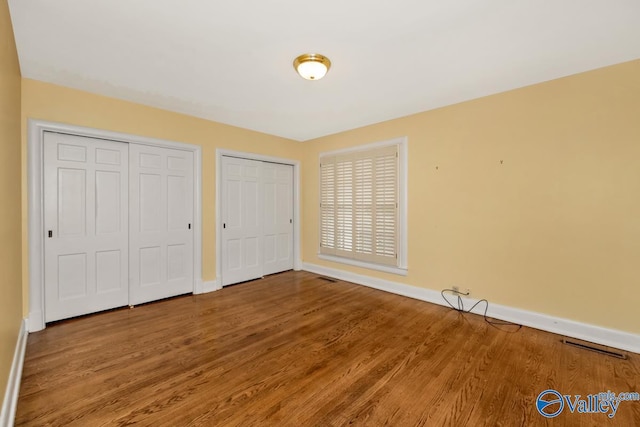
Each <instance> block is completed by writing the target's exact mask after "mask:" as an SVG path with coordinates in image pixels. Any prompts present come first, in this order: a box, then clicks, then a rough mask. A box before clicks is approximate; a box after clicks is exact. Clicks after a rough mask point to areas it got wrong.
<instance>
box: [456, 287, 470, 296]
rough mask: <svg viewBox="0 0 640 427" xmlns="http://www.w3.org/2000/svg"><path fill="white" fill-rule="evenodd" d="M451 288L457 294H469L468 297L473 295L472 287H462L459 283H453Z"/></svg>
mask: <svg viewBox="0 0 640 427" xmlns="http://www.w3.org/2000/svg"><path fill="white" fill-rule="evenodd" d="M451 289H452V290H453V292H454V293H455V294H456V295H460V296H467V297H468V296H469V295H471V289H469V288H461V287H460V286H458V285H453V286H451Z"/></svg>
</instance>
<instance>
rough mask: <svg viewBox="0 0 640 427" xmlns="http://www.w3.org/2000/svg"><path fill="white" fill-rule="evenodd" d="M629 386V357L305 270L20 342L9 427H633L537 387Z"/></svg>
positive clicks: (637, 418)
mask: <svg viewBox="0 0 640 427" xmlns="http://www.w3.org/2000/svg"><path fill="white" fill-rule="evenodd" d="M546 389H556V390H558V391H561V392H562V393H565V394H572V395H573V394H581V395H587V394H593V393H598V392H602V391H608V390H611V391H615V392H626V391H631V392H633V391H640V355H637V354H630V356H629V358H628V359H627V360H622V359H616V358H612V357H608V356H603V355H601V354H598V353H594V352H589V351H585V350H582V349H578V348H574V347H570V346H567V345H565V344H562V343H561V337H559V336H556V335H553V334H550V333H546V332H542V331H538V330H534V329H530V328H522V329H520V330H518V331H515V329H514V328H509V327H498V328H496V327H493V326H491V325H489V324H488V323H486V322H485V321H484V320H483V319H482V317H481V316H476V315H462V314H460V313H458V312H456V311H453V310H450V309H447V308H444V307H440V306H437V305H433V304H428V303H425V302H421V301H417V300H412V299H409V298H404V297H400V296H397V295H392V294H388V293H385V292H381V291H377V290H374V289H370V288H366V287H362V286H358V285H354V284H351V283H347V282H342V281H337V282H335V283H334V282H328V281H325V280H322V279H319V278H318V276H316V275H314V274H311V273H307V272H286V273H282V274H278V275H274V276H269V277H266V278H264V279H261V280H257V281H254V282H249V283H245V284H240V285H237V286H231V287H227V288H225V289H223V290H221V291H218V292H214V293H210V294H204V295H195V296H193V295H190V296H183V297H177V298H173V299H169V300H164V301H159V302H156V303H151V304H146V305H141V306H138V307H135V308H133V309H121V310H114V311H110V312H105V313H99V314H95V315H92V316H87V317H83V318H77V319H71V320H68V321H62V322H58V323H56V324H53V325H49V326H48V327H47V329H45V330H44V331H41V332H37V333H34V334H31V335H29V338H28V343H27V354H26V358H25V364H24V368H23V379H22V385H21V389H20V396H19V401H18V410H17V414H16V425H18V426H43V425H49V426H125V425H132V424H136V425H143V426H144V425H153V426H183V425H185V426H186V425H194V426H198V425H200V426H218V425H219V426H251V425H274V426H342V425H363V426H378V425H391V426H414V425H416V426H418V425H428V426H433V425H435V426H440V425H451V426H464V425H469V426H483V425H486V426H499V425H504V426H514V425H518V426H529V425H534V426H535V425H541V426H547V425H550V426H551V425H563V426H564V425H568V426H573V425H575V426H583V425H584V426H592V425H593V426H601V425H607V426H614V425H620V426H632V425H640V402H623V403H621V404H620V407H619V409H618V412H617V414H616V416H615V418H613V419H609V418H607V417H606V415H603V414H577V413H576V414H572V413H569V412H568V411H567V410H565V411H564V412H563V413H562V414H560V415H559V416H558V417H557V418H554V419H546V418H544V417H542V416H541V415H540V414H539V413H538V412H537V410H536V408H535V400H536V397H537V396H538V394H539V393H540V392H541V391H543V390H546Z"/></svg>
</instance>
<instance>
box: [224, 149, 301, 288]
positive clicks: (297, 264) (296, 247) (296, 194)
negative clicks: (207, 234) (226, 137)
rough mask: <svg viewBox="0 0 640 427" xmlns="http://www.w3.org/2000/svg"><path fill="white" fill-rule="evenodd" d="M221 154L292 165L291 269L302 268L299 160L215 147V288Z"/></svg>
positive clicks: (297, 269)
mask: <svg viewBox="0 0 640 427" xmlns="http://www.w3.org/2000/svg"><path fill="white" fill-rule="evenodd" d="M222 156H231V157H240V158H242V159H249V160H258V161H263V162H272V163H282V164H285V165H291V166H293V269H294V270H296V271H299V270H302V257H301V251H300V232H301V229H300V162H299V161H298V160H291V159H284V158H281V157H272V156H264V155H261V154H254V153H245V152H243V151H234V150H225V149H222V148H218V149H216V285H217V286H216V289H221V288H222V209H221V206H222V205H221V203H222V197H221V196H222Z"/></svg>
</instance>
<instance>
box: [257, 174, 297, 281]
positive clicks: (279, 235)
mask: <svg viewBox="0 0 640 427" xmlns="http://www.w3.org/2000/svg"><path fill="white" fill-rule="evenodd" d="M262 182H263V191H264V206H263V212H264V217H263V218H264V265H263V274H264V275H267V274H273V273H279V272H281V271H286V270H291V269H293V166H291V165H283V164H278V163H266V162H265V163H262Z"/></svg>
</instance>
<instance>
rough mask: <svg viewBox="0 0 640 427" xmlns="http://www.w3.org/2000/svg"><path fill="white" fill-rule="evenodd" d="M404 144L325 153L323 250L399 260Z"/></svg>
mask: <svg viewBox="0 0 640 427" xmlns="http://www.w3.org/2000/svg"><path fill="white" fill-rule="evenodd" d="M397 248H398V146H397V145H389V146H383V147H378V148H373V149H368V150H363V151H354V152H350V153H345V154H337V155H329V156H322V157H320V253H322V254H326V255H335V256H341V257H346V258H352V259H356V260H360V261H365V262H372V263H376V264H384V265H394V266H395V265H397V252H398V250H397Z"/></svg>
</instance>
